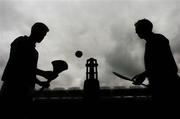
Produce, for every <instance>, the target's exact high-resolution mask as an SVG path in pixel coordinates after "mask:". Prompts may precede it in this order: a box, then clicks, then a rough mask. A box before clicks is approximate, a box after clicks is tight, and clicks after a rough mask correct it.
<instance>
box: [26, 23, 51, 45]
mask: <svg viewBox="0 0 180 119" xmlns="http://www.w3.org/2000/svg"><path fill="white" fill-rule="evenodd" d="M48 31H49V29H48V27H47V26H46V25H45V24H43V23H41V22H37V23H35V24H34V25H33V26H32V28H31V35H30V36H31V37H32V38H33V40H35V42H38V43H40V42H41V41H42V40H43V38H44V37H45V36H46V34H47V32H48Z"/></svg>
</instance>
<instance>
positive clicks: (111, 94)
mask: <svg viewBox="0 0 180 119" xmlns="http://www.w3.org/2000/svg"><path fill="white" fill-rule="evenodd" d="M37 94H38V93H37ZM83 99H84V92H83V90H82V89H80V88H69V89H63V88H59V89H53V90H44V91H43V92H41V93H40V94H38V95H36V96H35V101H47V102H51V101H56V102H59V103H61V102H68V101H69V102H73V101H76V102H77V101H79V102H81V101H82V100H83ZM99 100H100V101H102V102H108V101H109V102H113V101H116V102H121V101H126V100H133V101H136V100H138V101H140V100H142V101H144V100H146V101H151V93H150V91H149V90H148V89H147V88H139V87H132V88H125V87H112V88H108V87H101V90H100V93H99Z"/></svg>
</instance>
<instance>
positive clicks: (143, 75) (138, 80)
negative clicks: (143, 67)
mask: <svg viewBox="0 0 180 119" xmlns="http://www.w3.org/2000/svg"><path fill="white" fill-rule="evenodd" d="M147 76H148V74H147V71H144V72H142V73H140V74H138V75H136V76H134V77H133V78H132V80H133V84H135V85H141V84H142V83H143V82H144V80H145V79H146V77H147Z"/></svg>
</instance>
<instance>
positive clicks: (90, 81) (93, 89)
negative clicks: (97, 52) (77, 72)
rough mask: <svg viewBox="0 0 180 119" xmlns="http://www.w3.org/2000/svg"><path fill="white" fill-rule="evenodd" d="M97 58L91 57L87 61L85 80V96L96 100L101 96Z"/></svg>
mask: <svg viewBox="0 0 180 119" xmlns="http://www.w3.org/2000/svg"><path fill="white" fill-rule="evenodd" d="M97 66H98V63H97V60H96V59H94V58H90V59H88V60H87V63H86V80H85V82H84V94H85V98H87V99H90V100H94V99H97V98H98V97H99V90H100V85H99V81H98V70H97Z"/></svg>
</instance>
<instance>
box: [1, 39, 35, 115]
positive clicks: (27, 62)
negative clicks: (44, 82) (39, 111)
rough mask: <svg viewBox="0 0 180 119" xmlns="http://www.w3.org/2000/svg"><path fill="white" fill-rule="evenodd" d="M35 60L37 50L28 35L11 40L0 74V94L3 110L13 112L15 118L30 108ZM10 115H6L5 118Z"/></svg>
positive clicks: (27, 111) (33, 85)
mask: <svg viewBox="0 0 180 119" xmlns="http://www.w3.org/2000/svg"><path fill="white" fill-rule="evenodd" d="M37 60H38V52H37V51H36V49H35V45H33V43H31V40H30V39H29V37H27V36H21V37H18V38H17V39H15V40H14V41H13V42H12V44H11V50H10V57H9V60H8V63H7V66H6V68H5V70H4V73H3V76H2V80H3V85H2V88H1V95H2V99H3V105H4V106H5V107H4V109H5V112H6V113H7V112H11V113H14V114H12V115H13V117H15V118H16V117H17V118H21V117H20V115H21V116H22V115H24V113H29V111H30V109H31V106H32V97H33V92H34V87H35V79H36V68H37ZM10 107H11V108H10ZM6 108H7V109H6ZM12 115H11V114H9V115H7V118H9V117H8V116H12ZM16 115H17V116H16Z"/></svg>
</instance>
